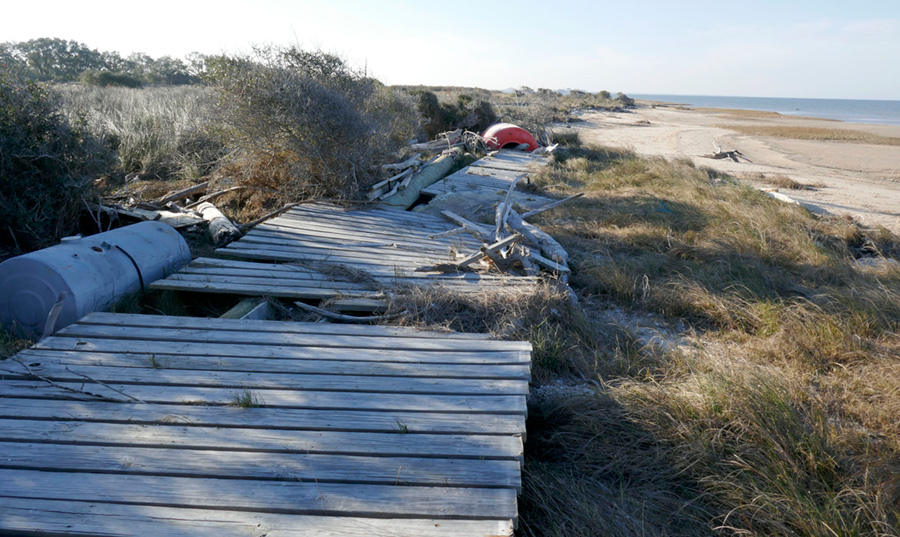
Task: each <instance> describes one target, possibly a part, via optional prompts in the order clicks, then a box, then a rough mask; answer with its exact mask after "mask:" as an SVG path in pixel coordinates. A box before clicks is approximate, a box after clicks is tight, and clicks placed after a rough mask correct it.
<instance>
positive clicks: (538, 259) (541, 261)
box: [529, 252, 572, 274]
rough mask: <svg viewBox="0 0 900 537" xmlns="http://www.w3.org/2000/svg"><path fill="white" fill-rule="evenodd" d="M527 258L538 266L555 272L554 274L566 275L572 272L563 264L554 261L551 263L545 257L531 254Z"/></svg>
mask: <svg viewBox="0 0 900 537" xmlns="http://www.w3.org/2000/svg"><path fill="white" fill-rule="evenodd" d="M529 257H531V259H533V260H534V262H535V263H537V264H538V265H542V266H544V267H547V268H548V269H550V270H555V271H556V272H559V273H560V274H568V273H570V272H572V269H570V268H569V267H568V265H566V264H563V263H557V262H555V261H551V260H550V259H547V258H546V257H544V256H542V255H541V254H538V253H535V252H531V254H530V256H529Z"/></svg>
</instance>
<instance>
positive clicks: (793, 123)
mask: <svg viewBox="0 0 900 537" xmlns="http://www.w3.org/2000/svg"><path fill="white" fill-rule="evenodd" d="M579 119H581V120H582V121H579V122H575V123H571V124H569V125H568V126H566V127H564V128H566V129H571V130H576V131H578V132H579V134H580V136H581V139H582V141H584V142H587V143H598V144H601V145H606V146H614V147H625V148H628V149H631V150H633V151H635V152H636V153H638V154H641V155H645V156H661V157H666V158H687V159H690V160H692V161H693V162H694V164H695V165H696V166H702V167H708V168H713V169H716V170H720V171H722V172H725V173H728V174H731V175H734V176H736V177H740V178H743V179H746V180H748V181H751V182H752V183H754V184H755V185H757V186H759V187H760V188H768V189H778V190H779V191H780V192H782V193H784V194H785V195H787V196H789V197H791V198H793V199H795V200H797V201H798V202H800V203H801V204H803V205H804V206H806V207H807V208H809V209H810V210H812V211H816V212H827V213H831V214H836V215H846V216H850V217H853V218H855V219H857V220H859V221H860V222H862V223H863V224H865V225H868V226H883V227H885V228H887V229H889V230H891V231H892V232H894V233H897V234H900V124H898V125H878V124H871V123H850V122H841V121H829V120H823V119H820V118H811V117H797V116H791V115H783V114H779V113H775V112H771V111H755V110H739V109H735V110H721V109H711V108H693V107H691V108H688V107H683V106H677V105H667V104H662V103H654V102H648V101H646V100H639V101H638V107H637V108H636V109H634V110H629V111H627V112H594V111H589V112H582V113H580V118H579ZM716 147H719V148H721V149H722V150H725V151H728V150H738V151H740V152H741V153H742V154H743V155H745V156H746V157H747V158H748V159H749V160H750V162H743V161H742V162H733V161H731V160H729V159H718V160H717V159H712V158H709V157H710V156H711V155H712V154H713V153H715V152H716V149H715V148H716Z"/></svg>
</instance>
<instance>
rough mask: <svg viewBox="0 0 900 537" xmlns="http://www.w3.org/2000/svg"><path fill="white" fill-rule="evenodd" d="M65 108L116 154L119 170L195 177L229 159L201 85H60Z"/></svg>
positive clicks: (149, 176)
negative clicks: (84, 123) (150, 86)
mask: <svg viewBox="0 0 900 537" xmlns="http://www.w3.org/2000/svg"><path fill="white" fill-rule="evenodd" d="M58 89H59V91H60V92H61V94H62V96H63V103H64V109H65V111H66V114H67V115H69V116H70V117H82V118H84V119H85V121H86V124H87V126H88V128H89V129H90V131H91V132H92V133H94V135H95V136H98V137H101V138H103V139H105V140H107V141H109V143H110V145H111V146H112V147H113V149H115V151H116V157H117V168H118V171H120V172H121V173H124V174H136V175H137V176H140V177H142V178H147V179H157V180H158V179H165V180H168V179H174V178H196V177H202V176H204V175H206V174H207V173H209V172H210V171H211V170H212V169H213V167H214V166H215V165H216V164H217V162H218V160H219V158H221V157H222V156H223V155H224V151H225V150H224V146H223V145H222V143H221V141H219V140H217V139H216V137H215V134H214V131H215V129H214V128H213V126H212V123H211V122H212V119H211V117H210V102H209V92H208V90H207V89H206V88H204V87H202V86H178V87H153V88H122V87H107V88H100V87H94V86H80V85H73V84H70V85H61V86H58Z"/></svg>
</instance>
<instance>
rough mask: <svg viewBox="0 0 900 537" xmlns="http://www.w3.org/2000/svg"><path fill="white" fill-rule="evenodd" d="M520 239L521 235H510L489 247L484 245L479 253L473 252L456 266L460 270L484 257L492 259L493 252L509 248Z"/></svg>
mask: <svg viewBox="0 0 900 537" xmlns="http://www.w3.org/2000/svg"><path fill="white" fill-rule="evenodd" d="M521 238H522V235H519V234H518V233H516V234H515V235H510V236H509V237H506V238H505V239H502V240H499V241H497V242H495V243H494V244H491V245H487V244H486V245H484V246H482V247H481V250H480V251H478V252H475V253H474V254H472V255H470V256H469V257H467V258H465V259H463V260H462V261H460V262H459V263H456V266H457V267H460V268H462V267H467V266H469V265H471V264H472V263H474V262H476V261H478V260H480V259H482V258H483V257H485V256H487V257H489V258H491V259H493V256H494V255H496V254H495V253H494V252H496V251H497V250H500V249H501V248H506V247H507V246H509V245H511V244H513V243H515V242H518V241H519V240H520V239H521Z"/></svg>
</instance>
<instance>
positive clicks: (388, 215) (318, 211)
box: [286, 205, 441, 226]
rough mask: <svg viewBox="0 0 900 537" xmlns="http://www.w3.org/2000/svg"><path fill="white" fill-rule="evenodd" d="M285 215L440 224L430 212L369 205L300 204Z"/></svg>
mask: <svg viewBox="0 0 900 537" xmlns="http://www.w3.org/2000/svg"><path fill="white" fill-rule="evenodd" d="M286 216H301V217H305V218H306V217H313V216H315V217H318V218H326V219H332V218H334V219H338V221H350V220H352V221H365V222H370V223H379V222H382V223H388V224H391V225H397V222H406V223H413V224H421V225H424V226H440V225H441V219H440V218H435V217H434V216H432V215H430V214H423V213H413V212H410V211H404V210H399V209H385V208H380V207H371V208H367V209H352V210H346V211H343V210H335V208H334V207H329V206H324V205H323V206H318V207H311V206H308V205H302V206H299V207H295V208H294V209H293V210H291V211H290V212H289V213H287V214H286Z"/></svg>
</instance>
